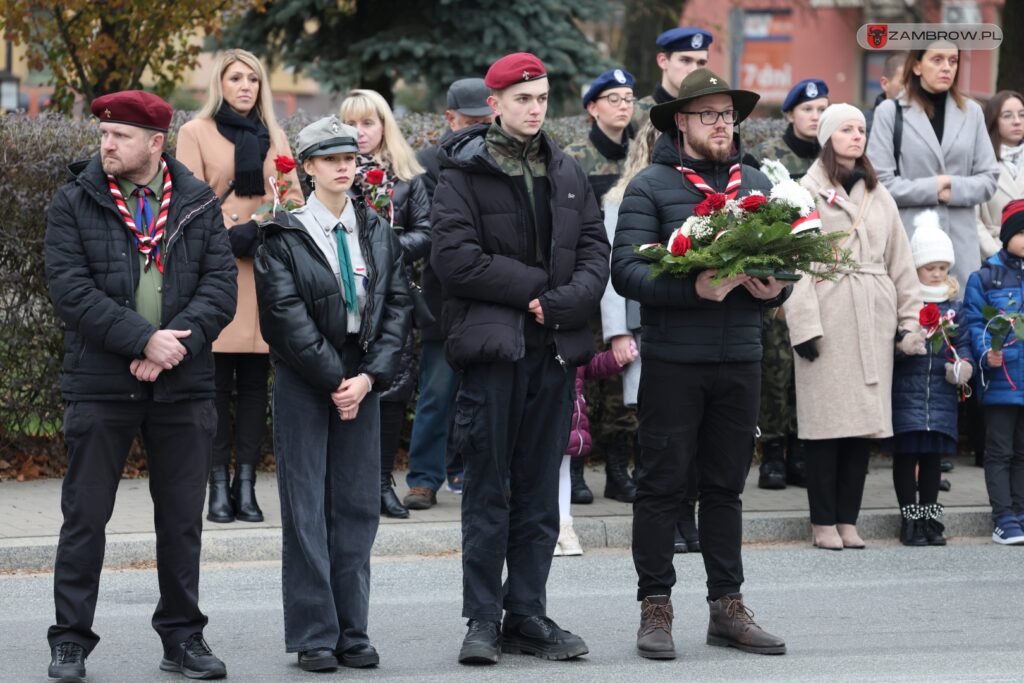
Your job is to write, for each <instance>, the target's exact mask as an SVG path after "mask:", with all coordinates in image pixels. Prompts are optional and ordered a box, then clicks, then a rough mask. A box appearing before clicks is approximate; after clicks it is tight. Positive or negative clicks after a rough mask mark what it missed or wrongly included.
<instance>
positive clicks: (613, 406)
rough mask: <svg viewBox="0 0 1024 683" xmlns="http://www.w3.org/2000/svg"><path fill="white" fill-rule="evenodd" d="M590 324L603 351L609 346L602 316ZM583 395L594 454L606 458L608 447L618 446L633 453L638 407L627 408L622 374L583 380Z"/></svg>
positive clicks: (598, 346)
mask: <svg viewBox="0 0 1024 683" xmlns="http://www.w3.org/2000/svg"><path fill="white" fill-rule="evenodd" d="M591 327H592V328H594V329H595V332H594V343H595V348H596V349H598V351H602V350H604V349H605V348H606V347H605V344H604V337H603V335H602V332H601V321H600V319H596V320H594V321H591ZM584 397H585V398H586V401H587V416H588V417H589V419H590V437H591V441H592V443H593V449H592V451H591V455H592V456H599V457H601V458H604V457H605V454H606V451H608V449H613V448H616V447H618V448H619V449H620V450H626V451H627V452H628V453H632V451H633V440H634V439H635V438H636V430H637V425H638V423H637V419H636V408H635V407H627V406H626V405H625V404H624V403H623V401H622V375H616V376H615V377H610V378H608V379H601V380H587V381H586V382H585V383H584Z"/></svg>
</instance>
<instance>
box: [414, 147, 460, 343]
mask: <svg viewBox="0 0 1024 683" xmlns="http://www.w3.org/2000/svg"><path fill="white" fill-rule="evenodd" d="M454 134H455V133H454V132H453V131H451V130H448V131H445V133H444V134H443V135H442V136H441V139H440V140H439V141H438V144H437V145H431V146H430V147H424V148H423V149H421V150H420V151H419V152H418V153H417V154H416V160H417V161H419V162H420V165H421V166H422V167H423V168H424V169H426V170H425V171H424V172H423V175H421V176H420V178H421V179H422V181H423V188H424V189H425V190H426V191H427V197H428V199H430V200H431V201H433V199H434V190H435V189H437V181H438V179H439V178H440V176H441V145H443V144H445V143H446V142H447V141H448V140H450V139H451V137H452V136H453V135H454ZM422 283H423V298H424V299H425V300H426V302H427V306H428V307H429V308H430V313H431V314H432V315H433V316H434V324H433V325H424V326H423V327H421V328H420V338H421V339H422V340H423V341H442V340H443V339H444V331H443V330H442V329H441V281H440V280H438V279H437V273H435V272H434V269H433V268H432V267H431V265H430V259H429V258H428V259H427V262H426V263H425V264H423V280H422Z"/></svg>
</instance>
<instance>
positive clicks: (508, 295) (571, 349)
mask: <svg viewBox="0 0 1024 683" xmlns="http://www.w3.org/2000/svg"><path fill="white" fill-rule="evenodd" d="M487 129H488V126H486V125H479V126H472V127H470V128H467V129H464V130H461V131H459V132H458V133H457V134H455V135H454V136H452V138H451V139H450V140H449V141H448V142H447V143H446V144H445V145H444V146H443V147H442V152H441V167H442V169H443V170H442V172H441V178H440V181H439V183H438V185H437V190H436V191H435V192H434V204H433V209H432V214H431V215H432V219H433V224H434V231H433V246H432V251H431V257H430V263H431V266H432V267H433V268H434V270H435V272H436V273H437V275H438V278H439V279H440V281H441V283H442V285H443V288H444V311H443V315H442V317H443V327H444V331H445V334H446V345H445V350H446V355H447V358H448V361H449V363H451V364H452V365H453V366H455V367H457V368H458V367H465V366H466V365H469V364H471V363H482V362H490V361H515V360H518V359H520V358H522V357H523V355H524V354H525V352H526V340H525V332H524V323H525V321H526V317H527V315H528V310H527V308H528V305H529V303H530V301H531V300H532V299H535V298H538V297H539V299H540V302H541V306H542V308H543V309H544V326H545V327H546V328H548V330H549V331H550V333H551V337H552V339H553V340H554V344H555V347H556V350H557V354H558V356H559V358H560V360H562V361H563V362H564V363H566V364H568V365H579V364H580V363H584V362H586V361H587V360H588V359H589V358H590V356H591V355H592V354H593V351H594V339H593V334H592V333H591V331H590V328H589V327H588V326H587V322H588V320H589V319H590V316H591V315H593V314H594V312H595V311H596V310H597V309H598V306H599V305H600V302H601V295H602V293H603V292H604V287H605V284H606V283H607V281H608V239H607V237H606V235H605V230H604V225H603V223H602V220H601V212H600V211H599V210H598V208H597V201H596V200H595V198H594V193H593V190H592V189H591V188H590V183H588V182H587V177H586V175H585V174H584V173H583V170H582V169H581V168H580V166H579V164H577V163H576V162H575V161H574V160H572V159H570V158H569V157H567V156H565V155H564V154H563V153H562V151H561V150H560V149H559V148H558V147H557V146H556V145H555V144H554V143H552V142H551V140H550V139H548V137H547V136H546V135H544V134H543V133H541V135H542V136H543V138H542V142H541V144H542V149H543V153H544V154H545V155H546V158H547V159H548V165H547V180H548V183H549V185H550V205H551V232H552V235H551V244H550V245H549V246H548V250H549V251H548V254H549V258H548V259H547V260H548V262H549V265H548V271H550V272H548V271H545V268H544V267H543V266H533V265H527V264H528V263H534V262H535V259H534V258H533V256H534V255H533V254H531V253H529V252H528V250H527V232H528V231H529V230H530V223H529V218H528V216H529V214H530V211H531V209H532V207H530V206H528V204H527V202H528V199H527V197H526V194H525V192H521V191H520V190H519V189H518V187H517V185H516V184H515V183H514V182H513V180H512V178H510V177H509V176H508V175H506V174H505V173H503V172H502V171H501V169H500V168H499V166H498V164H497V162H495V160H494V159H493V158H492V157H491V155H490V154H489V153H488V151H487V148H486V144H485V139H484V136H485V135H486V133H487ZM531 319H532V318H531Z"/></svg>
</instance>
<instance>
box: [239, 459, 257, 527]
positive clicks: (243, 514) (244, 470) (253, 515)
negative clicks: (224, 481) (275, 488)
mask: <svg viewBox="0 0 1024 683" xmlns="http://www.w3.org/2000/svg"><path fill="white" fill-rule="evenodd" d="M231 501H232V502H233V503H234V504H235V519H238V520H241V521H243V522H262V521H263V510H260V505H259V503H257V502H256V466H255V465H238V466H237V467H236V468H235V480H234V481H233V482H231Z"/></svg>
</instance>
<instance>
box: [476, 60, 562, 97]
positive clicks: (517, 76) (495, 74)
mask: <svg viewBox="0 0 1024 683" xmlns="http://www.w3.org/2000/svg"><path fill="white" fill-rule="evenodd" d="M547 75H548V73H547V70H546V69H545V68H544V62H542V61H540V60H539V59H537V57H536V56H535V55H531V54H530V53H529V52H513V53H512V54H510V55H505V56H504V57H502V58H501V59H499V60H498V61H496V62H495V63H494V64H491V68H490V69H488V70H487V75H486V76H485V77H484V85H486V86H487V87H488V88H490V89H491V90H504V89H505V88H507V87H509V86H510V85H515V84H516V83H525V82H527V81H535V80H537V79H539V78H546V77H547Z"/></svg>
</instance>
